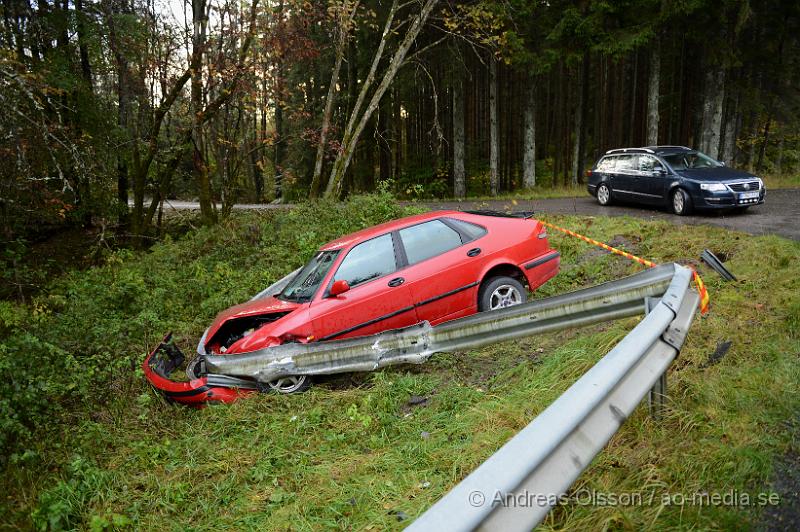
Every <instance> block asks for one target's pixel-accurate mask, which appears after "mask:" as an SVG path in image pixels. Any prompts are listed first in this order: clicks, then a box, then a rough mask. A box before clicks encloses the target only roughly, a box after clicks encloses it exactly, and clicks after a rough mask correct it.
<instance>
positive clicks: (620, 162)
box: [615, 155, 638, 172]
mask: <svg viewBox="0 0 800 532" xmlns="http://www.w3.org/2000/svg"><path fill="white" fill-rule="evenodd" d="M637 159H638V157H637V156H636V155H620V156H618V157H617V167H616V169H615V171H616V172H631V171H633V170H635V169H636V165H637V164H638V160H637Z"/></svg>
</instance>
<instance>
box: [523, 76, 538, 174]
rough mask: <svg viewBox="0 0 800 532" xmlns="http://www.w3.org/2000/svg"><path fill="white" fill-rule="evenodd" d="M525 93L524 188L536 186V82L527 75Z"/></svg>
mask: <svg viewBox="0 0 800 532" xmlns="http://www.w3.org/2000/svg"><path fill="white" fill-rule="evenodd" d="M523 94H524V95H525V117H524V118H525V140H524V143H525V146H524V152H523V163H522V166H523V168H522V184H523V187H524V188H533V187H534V186H536V84H535V81H534V78H533V76H529V78H528V83H527V87H525V91H524V92H523Z"/></svg>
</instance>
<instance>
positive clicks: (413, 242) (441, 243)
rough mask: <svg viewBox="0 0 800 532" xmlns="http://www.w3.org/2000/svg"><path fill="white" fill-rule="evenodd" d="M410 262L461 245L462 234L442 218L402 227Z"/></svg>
mask: <svg viewBox="0 0 800 532" xmlns="http://www.w3.org/2000/svg"><path fill="white" fill-rule="evenodd" d="M400 239H401V240H402V241H403V247H404V248H405V250H406V257H407V258H408V263H409V264H416V263H418V262H422V261H423V260H425V259H429V258H431V257H435V256H436V255H440V254H442V253H444V252H445V251H450V250H451V249H455V248H457V247H458V246H460V245H461V236H460V235H459V234H458V233H457V232H456V231H454V230H453V229H450V228H449V227H447V225H445V224H444V223H443V222H441V221H440V220H432V221H430V222H425V223H421V224H419V225H414V226H411V227H406V228H405V229H400Z"/></svg>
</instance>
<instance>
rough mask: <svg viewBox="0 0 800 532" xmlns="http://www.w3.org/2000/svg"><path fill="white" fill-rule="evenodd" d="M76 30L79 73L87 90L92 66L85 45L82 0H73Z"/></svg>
mask: <svg viewBox="0 0 800 532" xmlns="http://www.w3.org/2000/svg"><path fill="white" fill-rule="evenodd" d="M75 12H76V13H75V14H76V24H75V27H76V30H77V33H78V51H79V53H80V58H81V74H82V75H83V79H84V81H85V82H86V86H87V87H88V88H89V91H90V92H91V91H92V66H91V64H90V63H89V50H88V48H87V46H86V24H85V21H84V17H85V15H84V13H83V0H75Z"/></svg>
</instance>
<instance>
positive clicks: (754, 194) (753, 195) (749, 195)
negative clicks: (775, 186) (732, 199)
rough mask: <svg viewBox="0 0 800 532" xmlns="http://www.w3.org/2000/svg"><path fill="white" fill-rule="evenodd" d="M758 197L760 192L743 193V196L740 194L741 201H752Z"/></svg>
mask: <svg viewBox="0 0 800 532" xmlns="http://www.w3.org/2000/svg"><path fill="white" fill-rule="evenodd" d="M757 197H758V192H757V191H756V192H742V193H741V194H739V199H752V198H757Z"/></svg>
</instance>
